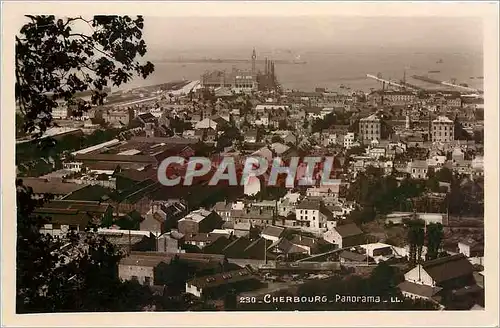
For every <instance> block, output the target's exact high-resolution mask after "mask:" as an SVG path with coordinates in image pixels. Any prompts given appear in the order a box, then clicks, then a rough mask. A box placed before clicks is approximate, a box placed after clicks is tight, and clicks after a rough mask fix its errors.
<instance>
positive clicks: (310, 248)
mask: <svg viewBox="0 0 500 328" xmlns="http://www.w3.org/2000/svg"><path fill="white" fill-rule="evenodd" d="M290 243H292V244H293V245H295V246H297V247H300V248H303V249H305V250H306V251H307V255H311V254H314V253H316V252H317V250H318V249H319V247H320V243H319V241H318V240H317V239H316V238H313V237H308V236H302V235H301V234H294V235H293V236H292V238H291V239H290Z"/></svg>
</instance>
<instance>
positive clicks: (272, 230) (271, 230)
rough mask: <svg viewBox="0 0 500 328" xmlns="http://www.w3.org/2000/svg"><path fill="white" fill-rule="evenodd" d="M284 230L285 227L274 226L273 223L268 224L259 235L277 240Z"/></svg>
mask: <svg viewBox="0 0 500 328" xmlns="http://www.w3.org/2000/svg"><path fill="white" fill-rule="evenodd" d="M284 232H285V228H283V227H276V226H273V225H268V226H266V227H265V228H264V230H263V231H262V233H261V236H262V237H263V238H265V239H267V240H271V241H273V242H274V241H278V240H279V239H280V238H281V237H282V236H283V233H284Z"/></svg>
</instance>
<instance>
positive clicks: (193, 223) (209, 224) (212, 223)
mask: <svg viewBox="0 0 500 328" xmlns="http://www.w3.org/2000/svg"><path fill="white" fill-rule="evenodd" d="M223 221H224V220H222V218H221V217H220V216H219V215H218V214H217V213H216V212H215V211H207V210H204V209H199V210H196V211H193V212H191V213H189V214H188V215H186V216H185V217H184V218H182V219H180V220H179V222H178V223H177V224H178V225H177V227H178V230H179V232H180V233H182V234H184V235H188V234H197V233H200V232H211V231H212V230H214V229H220V228H221V227H222V223H223Z"/></svg>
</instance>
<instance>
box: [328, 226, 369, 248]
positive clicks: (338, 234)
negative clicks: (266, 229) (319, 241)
mask: <svg viewBox="0 0 500 328" xmlns="http://www.w3.org/2000/svg"><path fill="white" fill-rule="evenodd" d="M323 239H324V240H326V241H327V242H329V243H332V244H336V245H338V246H339V248H345V247H350V246H356V245H361V244H363V242H364V234H363V231H361V229H360V228H359V227H358V226H357V225H356V224H354V223H348V224H343V225H337V226H336V227H334V228H333V230H328V231H327V232H325V234H324V235H323Z"/></svg>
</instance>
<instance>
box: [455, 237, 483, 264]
mask: <svg viewBox="0 0 500 328" xmlns="http://www.w3.org/2000/svg"><path fill="white" fill-rule="evenodd" d="M457 247H458V251H459V252H460V253H461V254H464V255H465V256H466V257H467V258H468V259H469V262H471V263H472V264H478V265H484V260H483V258H484V242H482V241H475V240H472V239H469V240H465V241H459V242H458V245H457Z"/></svg>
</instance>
